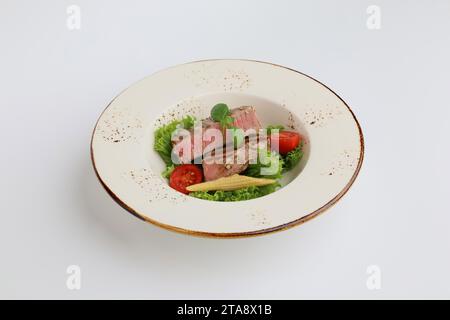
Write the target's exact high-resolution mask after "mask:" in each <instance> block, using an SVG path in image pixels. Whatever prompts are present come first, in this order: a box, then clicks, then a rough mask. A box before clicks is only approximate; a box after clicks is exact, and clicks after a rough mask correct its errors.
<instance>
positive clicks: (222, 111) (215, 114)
mask: <svg viewBox="0 0 450 320" xmlns="http://www.w3.org/2000/svg"><path fill="white" fill-rule="evenodd" d="M211 118H212V119H213V120H214V121H217V122H219V123H220V125H221V126H222V128H229V127H230V125H231V124H232V123H233V122H234V119H233V117H231V111H230V108H228V106H227V105H226V104H225V103H218V104H216V105H215V106H214V107H213V108H212V109H211Z"/></svg>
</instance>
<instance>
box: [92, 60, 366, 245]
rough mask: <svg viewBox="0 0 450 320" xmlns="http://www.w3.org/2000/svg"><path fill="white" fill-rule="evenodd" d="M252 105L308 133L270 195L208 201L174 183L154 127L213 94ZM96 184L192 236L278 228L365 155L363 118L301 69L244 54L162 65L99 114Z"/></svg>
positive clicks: (196, 108) (337, 186) (337, 194)
mask: <svg viewBox="0 0 450 320" xmlns="http://www.w3.org/2000/svg"><path fill="white" fill-rule="evenodd" d="M218 102H224V103H227V104H228V105H229V106H230V107H232V108H234V107H238V106H242V105H252V106H255V107H256V111H257V114H258V116H259V118H260V119H261V122H262V123H263V125H269V124H283V125H285V126H287V127H293V128H294V129H296V130H298V131H299V132H300V133H301V134H302V135H303V136H304V137H305V146H304V151H305V156H304V157H303V159H302V161H301V163H300V164H299V165H298V166H297V167H296V168H295V169H294V170H292V171H291V172H289V173H288V174H287V175H286V176H285V177H284V178H283V180H282V184H283V187H282V188H281V189H280V190H278V191H276V192H274V193H272V194H269V195H267V196H264V197H261V198H258V199H253V200H247V201H239V202H214V201H206V200H201V199H196V198H193V197H189V196H185V195H183V194H181V193H179V192H177V191H175V190H173V189H171V188H170V187H169V186H168V185H167V182H166V180H165V179H164V178H162V177H161V172H162V171H163V169H164V163H163V161H162V160H161V159H160V158H159V156H158V154H157V153H156V152H154V151H153V132H154V130H155V129H156V128H157V127H159V126H161V125H162V124H165V123H167V122H169V121H171V120H173V119H177V118H180V117H182V116H184V115H187V114H190V115H194V116H196V117H197V118H198V119H201V118H204V117H207V116H208V115H209V112H210V109H211V107H212V106H213V105H214V104H216V103H218ZM91 155H92V162H93V164H94V168H95V171H96V173H97V176H98V178H99V179H100V181H101V183H102V185H103V186H104V187H105V189H106V190H107V191H108V193H109V194H110V195H111V196H112V197H113V198H114V199H115V200H116V201H117V202H118V203H119V204H120V205H122V206H123V207H124V208H125V209H127V210H128V211H130V212H131V213H133V214H134V215H136V216H137V217H139V218H141V219H142V220H144V221H147V222H151V223H154V224H156V225H159V226H161V227H164V228H167V229H170V230H174V231H179V232H184V233H188V234H192V235H199V236H216V237H237V236H250V235H258V234H265V233H269V232H273V231H277V230H283V229H286V228H289V227H292V226H295V225H298V224H300V223H302V222H304V221H307V220H309V219H311V218H313V217H315V216H317V215H318V214H320V213H321V212H323V211H325V210H326V209H328V208H330V207H331V206H332V205H333V204H334V203H336V202H337V201H338V200H339V199H340V198H341V197H342V196H343V195H344V194H345V193H346V192H347V190H348V189H349V188H350V186H351V185H352V183H353V181H354V180H355V178H356V176H357V174H358V172H359V170H360V168H361V164H362V160H363V155H364V142H363V135H362V132H361V128H360V126H359V124H358V122H357V120H356V118H355V115H354V114H353V112H352V111H351V110H350V108H349V107H348V106H347V104H346V103H345V102H344V101H343V100H342V99H341V98H340V97H339V96H337V95H336V94H335V93H334V92H333V91H332V90H331V89H329V88H328V87H326V86H325V85H324V84H322V83H320V82H319V81H317V80H315V79H313V78H311V77H309V76H307V75H305V74H302V73H300V72H298V71H295V70H292V69H289V68H286V67H282V66H279V65H274V64H271V63H265V62H259V61H249V60H207V61H198V62H192V63H187V64H183V65H179V66H175V67H171V68H168V69H165V70H163V71H160V72H157V73H155V74H153V75H152V76H149V77H147V78H145V79H143V80H141V81H139V82H137V83H135V84H133V85H132V86H131V87H129V88H128V89H126V90H125V91H124V92H122V93H121V94H120V95H119V96H117V97H116V98H115V99H114V100H113V101H112V102H111V103H110V104H109V105H108V107H107V108H106V109H105V111H104V112H103V113H102V115H101V116H100V119H99V120H98V122H97V125H96V127H95V130H94V133H93V136H92V143H91Z"/></svg>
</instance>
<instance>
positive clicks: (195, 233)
mask: <svg viewBox="0 0 450 320" xmlns="http://www.w3.org/2000/svg"><path fill="white" fill-rule="evenodd" d="M230 60H233V61H246V62H256V63H262V64H267V65H272V66H275V67H278V68H283V69H287V70H290V71H293V72H295V73H298V74H301V75H303V76H305V77H307V78H309V79H311V80H313V81H315V82H317V83H318V84H320V85H321V86H323V87H325V88H326V89H328V90H329V91H330V92H331V93H333V94H334V95H335V96H336V97H337V98H338V99H339V100H340V101H341V102H342V103H343V104H344V105H345V106H346V107H347V109H348V111H349V112H350V114H351V115H352V117H353V120H354V121H355V123H356V126H357V128H358V133H359V141H360V154H359V160H358V164H357V166H356V170H355V172H354V173H353V175H352V177H351V178H350V180H349V182H348V183H347V184H346V185H345V186H344V188H343V189H342V190H341V191H340V192H339V193H338V194H337V195H336V196H334V197H333V198H332V199H331V200H330V201H328V202H327V203H326V204H324V205H323V206H322V207H320V208H318V209H316V210H314V211H313V212H310V213H308V214H307V215H305V216H303V217H301V218H299V219H295V220H293V221H291V222H287V223H284V224H281V225H278V226H275V227H271V228H265V229H260V230H255V231H246V232H205V231H196V230H189V229H184V228H180V227H175V226H172V225H168V224H165V223H161V222H159V221H156V220H154V219H151V218H149V217H148V216H146V215H143V214H141V213H139V212H137V211H136V210H135V209H133V208H131V207H130V206H128V205H127V204H126V203H125V202H124V201H123V200H121V199H120V198H119V197H118V196H117V195H116V194H115V193H114V192H113V191H112V190H111V189H110V188H109V187H108V186H107V185H106V183H105V182H104V181H103V180H102V178H101V177H100V174H99V173H98V170H97V166H96V163H95V159H94V149H93V141H94V135H95V132H96V130H97V126H98V123H99V121H100V119H101V118H102V116H103V114H104V113H105V111H106V110H107V109H108V108H109V106H110V105H111V104H112V103H113V102H114V101H115V100H116V99H117V98H118V97H119V96H120V95H121V94H122V93H123V92H125V91H126V90H128V89H129V88H130V87H131V86H133V85H134V84H135V83H137V82H139V81H141V80H143V79H146V78H148V77H151V76H153V75H155V74H157V73H159V72H161V71H164V70H167V69H171V68H174V67H177V66H181V65H186V64H193V63H202V62H212V61H230ZM141 80H138V81H135V82H133V83H132V84H131V85H129V86H128V87H126V88H125V89H123V90H122V91H120V92H119V93H118V94H117V95H116V96H115V97H114V98H113V99H112V100H111V101H110V102H109V103H108V104H107V106H106V107H105V109H104V110H103V111H102V112H101V114H100V115H99V117H98V119H97V121H96V123H95V126H94V129H93V131H92V135H91V142H90V157H91V162H92V166H93V169H94V172H95V175H96V177H97V179H98V180H99V182H100V184H101V185H102V187H103V188H104V189H105V191H106V192H107V193H108V195H109V196H110V197H111V198H112V199H113V200H114V201H115V202H116V203H117V204H119V205H120V206H121V207H122V208H123V209H125V210H126V211H128V212H129V213H130V214H132V215H133V216H135V217H137V218H139V219H140V220H142V221H144V222H146V223H149V224H153V225H155V226H158V227H160V228H163V229H166V230H169V231H173V232H176V233H181V234H185V235H190V236H197V237H203V238H248V237H255V236H262V235H267V234H272V233H275V232H280V231H285V230H287V229H290V228H293V227H296V226H299V225H302V224H303V223H305V222H307V221H309V220H311V219H313V218H315V217H317V216H319V215H320V214H322V213H324V212H325V211H327V210H328V209H330V208H331V207H332V206H334V205H335V204H336V203H337V202H338V201H339V200H340V199H341V198H342V197H343V196H344V195H345V194H346V193H347V192H348V190H350V188H351V186H352V185H353V183H354V182H355V180H356V178H357V177H358V175H359V172H360V171H361V167H362V164H363V162H364V152H365V143H364V135H363V132H362V128H361V125H360V123H359V121H358V119H357V118H356V115H355V113H354V112H353V110H352V109H351V108H350V106H349V105H348V104H347V103H346V102H345V101H344V99H342V98H341V97H340V96H339V95H338V94H337V93H336V92H335V91H334V90H332V89H331V88H330V87H328V86H327V85H326V84H324V83H322V82H321V81H319V80H317V79H315V78H313V77H312V76H310V75H308V74H305V73H303V72H301V71H298V70H295V69H293V68H290V67H286V66H283V65H280V64H276V63H272V62H267V61H261V60H253V59H239V58H231V59H230V58H217V59H203V60H194V61H189V62H185V63H181V64H177V65H174V66H170V67H167V68H164V69H161V70H158V71H156V72H153V73H152V74H150V75H148V76H146V77H144V78H142V79H141Z"/></svg>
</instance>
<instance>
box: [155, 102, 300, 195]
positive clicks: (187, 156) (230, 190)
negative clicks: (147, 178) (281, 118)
mask: <svg viewBox="0 0 450 320" xmlns="http://www.w3.org/2000/svg"><path fill="white" fill-rule="evenodd" d="M154 136H155V141H154V146H153V148H154V150H155V151H156V152H157V153H158V154H159V155H160V157H161V159H162V160H163V161H164V163H165V165H166V169H165V170H164V171H163V172H162V175H163V177H164V178H166V179H167V180H168V183H169V186H170V187H171V188H173V189H175V190H177V191H179V192H182V193H184V194H186V195H189V196H192V197H195V198H199V199H204V200H211V201H241V200H250V199H254V198H258V197H262V196H264V195H267V194H270V193H272V192H274V191H276V190H277V189H279V188H280V187H281V185H280V182H279V180H280V179H281V178H282V177H283V174H285V173H286V172H287V171H289V170H291V169H293V168H294V167H295V166H297V165H298V163H299V162H300V160H301V158H302V156H303V151H302V147H303V139H302V136H301V135H300V134H299V133H298V132H296V131H294V130H292V129H289V130H286V129H285V128H284V126H282V125H277V124H272V125H269V126H266V127H264V126H263V125H262V124H261V122H260V120H259V119H258V116H257V114H256V108H255V107H253V106H241V107H237V108H233V109H230V108H229V107H228V105H226V104H224V103H218V104H216V105H215V106H214V107H213V108H212V109H211V113H210V117H208V118H206V119H202V120H197V119H196V118H195V117H193V116H190V115H187V116H185V117H183V118H182V119H179V120H174V121H172V122H170V123H168V124H166V125H163V126H161V127H159V128H158V129H157V130H156V131H155V134H154Z"/></svg>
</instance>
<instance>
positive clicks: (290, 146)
mask: <svg viewBox="0 0 450 320" xmlns="http://www.w3.org/2000/svg"><path fill="white" fill-rule="evenodd" d="M278 137H279V140H278V141H279V143H278V147H279V152H280V154H282V155H285V154H287V153H288V152H289V151H292V150H294V149H295V148H297V147H298V145H299V144H300V140H301V137H300V135H299V134H298V133H297V132H294V131H280V132H279V133H278Z"/></svg>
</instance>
